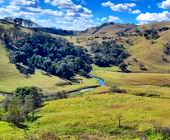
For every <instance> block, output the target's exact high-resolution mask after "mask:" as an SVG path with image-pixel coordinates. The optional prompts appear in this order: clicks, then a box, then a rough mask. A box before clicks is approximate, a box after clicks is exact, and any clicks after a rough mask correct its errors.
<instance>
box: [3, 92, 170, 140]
mask: <svg viewBox="0 0 170 140" xmlns="http://www.w3.org/2000/svg"><path fill="white" fill-rule="evenodd" d="M169 105H170V104H169V100H167V99H157V98H155V99H153V98H147V97H144V98H142V97H136V96H133V95H117V94H103V95H102V94H101V95H90V96H89V95H88V96H84V97H76V98H70V99H63V100H59V101H52V102H48V103H46V105H45V106H44V107H43V108H42V109H40V111H39V112H38V114H37V116H39V118H38V119H37V120H36V121H35V122H34V123H32V124H29V127H28V130H26V133H27V135H34V136H37V135H41V134H43V133H45V132H49V131H50V132H55V133H56V134H57V136H58V137H60V138H61V139H63V140H64V139H82V140H83V139H101V140H104V139H126V140H128V139H129V140H130V139H139V138H142V137H144V138H149V139H163V137H164V136H163V134H162V131H158V132H157V130H156V128H159V127H160V128H159V129H160V130H162V129H163V128H165V127H166V128H168V127H169V126H170V124H169V122H168V118H169V117H170V116H169V115H170V109H169ZM162 106H164V107H163V108H162ZM119 121H120V122H119ZM1 124H2V125H1V126H3V127H0V132H3V135H2V136H1V137H3V138H6V139H7V138H11V136H12V135H13V136H14V135H15V137H16V138H19V137H24V135H25V133H24V130H20V129H19V128H15V129H14V127H12V126H10V125H9V124H7V123H3V122H1ZM11 128H13V129H14V130H12V131H9V130H11ZM161 128H162V129H161ZM167 130H168V129H167ZM34 132H36V134H34ZM167 133H168V134H169V132H167ZM5 134H6V135H5Z"/></svg>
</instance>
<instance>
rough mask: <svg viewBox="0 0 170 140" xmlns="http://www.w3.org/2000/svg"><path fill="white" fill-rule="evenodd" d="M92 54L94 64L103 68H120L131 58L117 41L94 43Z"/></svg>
mask: <svg viewBox="0 0 170 140" xmlns="http://www.w3.org/2000/svg"><path fill="white" fill-rule="evenodd" d="M91 52H92V54H93V60H94V63H95V64H96V65H98V66H101V67H107V66H113V65H115V66H118V65H120V64H121V63H122V62H123V60H124V59H126V58H127V57H128V56H129V55H128V53H127V52H126V51H125V49H124V47H123V46H122V45H120V44H117V43H116V41H108V42H102V43H101V44H99V43H94V44H92V47H91Z"/></svg>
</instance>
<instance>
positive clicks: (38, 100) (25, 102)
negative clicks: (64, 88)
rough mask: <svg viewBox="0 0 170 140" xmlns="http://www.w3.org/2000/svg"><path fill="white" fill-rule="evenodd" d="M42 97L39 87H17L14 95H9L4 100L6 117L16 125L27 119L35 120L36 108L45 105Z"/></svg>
mask: <svg viewBox="0 0 170 140" xmlns="http://www.w3.org/2000/svg"><path fill="white" fill-rule="evenodd" d="M42 97H43V95H42V92H41V89H39V88H36V87H24V88H17V89H16V91H15V94H14V96H12V97H8V96H7V97H6V99H5V100H4V102H3V108H4V110H5V111H6V115H5V116H4V119H5V120H6V121H8V122H11V123H13V124H15V125H16V126H20V123H21V122H23V121H24V120H25V119H27V120H29V119H31V120H34V114H35V110H36V109H38V108H40V107H41V106H42V105H43V100H42ZM29 114H30V115H29Z"/></svg>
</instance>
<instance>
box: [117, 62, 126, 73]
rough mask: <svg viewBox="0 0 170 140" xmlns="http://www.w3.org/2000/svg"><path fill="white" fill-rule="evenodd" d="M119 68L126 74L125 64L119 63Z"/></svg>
mask: <svg viewBox="0 0 170 140" xmlns="http://www.w3.org/2000/svg"><path fill="white" fill-rule="evenodd" d="M119 68H120V70H121V71H122V72H128V69H127V65H126V64H125V63H121V64H120V65H119Z"/></svg>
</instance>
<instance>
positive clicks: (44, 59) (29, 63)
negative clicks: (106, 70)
mask: <svg viewBox="0 0 170 140" xmlns="http://www.w3.org/2000/svg"><path fill="white" fill-rule="evenodd" d="M13 46H15V47H13V48H15V49H14V50H11V51H10V60H11V62H12V63H15V64H16V65H17V67H18V68H20V69H21V67H22V69H23V68H25V67H23V66H26V67H27V70H28V69H29V72H33V71H34V69H35V68H37V69H42V70H44V71H46V72H47V73H49V74H53V75H57V76H59V77H63V78H66V79H70V78H72V77H73V76H74V75H75V74H80V75H86V74H87V73H89V72H90V71H91V69H92V68H91V66H90V64H91V63H92V60H91V58H90V56H89V55H88V53H87V52H86V51H85V50H84V49H82V48H80V47H75V46H74V45H73V44H72V43H69V42H67V41H66V40H64V39H62V38H53V37H52V36H50V35H47V34H43V33H33V34H32V35H25V37H23V38H22V39H20V40H17V41H16V43H14V44H13ZM7 47H8V48H11V46H10V45H9V46H7Z"/></svg>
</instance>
